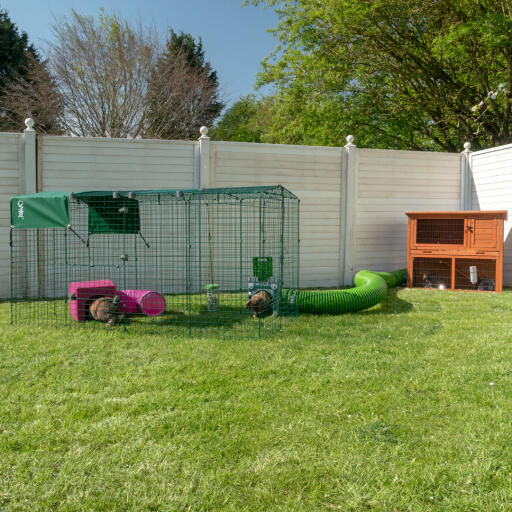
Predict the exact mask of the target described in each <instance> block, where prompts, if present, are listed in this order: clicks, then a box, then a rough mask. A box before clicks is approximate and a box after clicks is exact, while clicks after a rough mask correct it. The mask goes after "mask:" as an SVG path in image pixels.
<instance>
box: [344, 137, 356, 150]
mask: <svg viewBox="0 0 512 512" xmlns="http://www.w3.org/2000/svg"><path fill="white" fill-rule="evenodd" d="M347 146H349V147H350V146H355V144H354V136H353V135H347V143H346V144H345V147H347Z"/></svg>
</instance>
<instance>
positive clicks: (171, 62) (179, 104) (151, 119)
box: [148, 30, 224, 139]
mask: <svg viewBox="0 0 512 512" xmlns="http://www.w3.org/2000/svg"><path fill="white" fill-rule="evenodd" d="M223 107H224V104H223V103H222V101H221V100H220V97H219V83H218V79H217V73H216V72H215V71H213V70H212V68H211V64H210V63H209V62H205V55H204V50H203V43H202V41H201V39H199V41H198V42H197V43H196V42H195V40H194V38H193V37H192V36H191V35H190V34H185V33H183V32H181V33H180V34H176V33H175V32H174V31H173V30H171V31H170V34H169V39H168V41H167V44H166V51H165V53H164V54H163V55H162V56H161V57H160V58H159V60H158V63H157V65H156V68H155V69H154V71H153V73H152V75H151V81H150V85H149V94H148V109H149V112H148V130H149V134H150V135H151V136H153V137H159V138H164V139H196V138H197V136H198V135H197V134H198V133H199V128H200V127H201V126H202V125H211V124H213V122H214V121H215V119H216V118H217V117H218V116H219V114H220V112H221V110H222V108H223Z"/></svg>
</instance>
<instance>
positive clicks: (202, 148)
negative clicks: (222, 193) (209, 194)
mask: <svg viewBox="0 0 512 512" xmlns="http://www.w3.org/2000/svg"><path fill="white" fill-rule="evenodd" d="M199 132H200V133H201V137H199V176H198V178H199V179H198V180H197V184H198V188H207V187H209V186H210V185H211V184H210V137H208V128H207V127H206V126H201V128H200V129H199Z"/></svg>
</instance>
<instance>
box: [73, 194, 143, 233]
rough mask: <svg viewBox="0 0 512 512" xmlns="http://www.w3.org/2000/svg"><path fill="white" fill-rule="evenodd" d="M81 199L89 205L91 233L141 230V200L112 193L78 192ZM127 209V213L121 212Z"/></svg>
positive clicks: (135, 231)
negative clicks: (114, 195)
mask: <svg viewBox="0 0 512 512" xmlns="http://www.w3.org/2000/svg"><path fill="white" fill-rule="evenodd" d="M77 197H78V199H79V200H80V201H83V202H84V203H86V204H87V206H88V207H89V209H88V217H89V219H88V220H89V233H91V234H101V233H103V234H105V233H138V232H139V231H140V217H139V202H138V201H137V199H131V198H129V197H126V196H121V195H120V196H119V197H116V198H114V197H113V196H112V194H110V195H108V196H107V195H105V196H99V195H91V196H87V195H83V194H77ZM122 209H126V210H125V211H126V213H125V214H123V213H122V212H121V210H122Z"/></svg>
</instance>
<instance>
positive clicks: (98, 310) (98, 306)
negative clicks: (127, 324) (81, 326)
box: [89, 296, 124, 326]
mask: <svg viewBox="0 0 512 512" xmlns="http://www.w3.org/2000/svg"><path fill="white" fill-rule="evenodd" d="M89 312H90V314H91V318H92V319H93V320H97V321H98V322H106V324H107V326H111V325H114V324H115V323H118V322H121V321H122V320H123V319H124V314H123V313H121V312H120V301H119V297H117V296H116V297H114V298H113V299H112V298H110V297H98V298H97V299H96V300H95V301H94V302H92V304H91V305H90V307H89Z"/></svg>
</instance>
